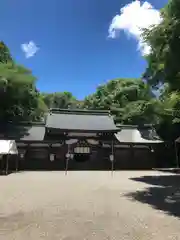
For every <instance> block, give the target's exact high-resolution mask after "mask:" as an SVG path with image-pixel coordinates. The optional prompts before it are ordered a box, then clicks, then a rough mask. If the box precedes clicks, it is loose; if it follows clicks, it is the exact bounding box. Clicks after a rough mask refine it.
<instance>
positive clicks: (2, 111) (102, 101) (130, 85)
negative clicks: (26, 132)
mask: <svg viewBox="0 0 180 240" xmlns="http://www.w3.org/2000/svg"><path fill="white" fill-rule="evenodd" d="M161 17H162V21H161V23H160V24H159V25H156V26H152V27H151V28H149V29H144V30H143V38H144V41H145V42H146V43H147V44H148V45H149V46H150V47H151V53H150V54H149V55H148V56H146V61H147V68H146V70H145V72H144V73H143V74H142V79H143V80H142V79H133V78H132V79H125V78H122V77H121V78H118V79H113V80H110V81H108V82H107V83H105V84H102V85H100V86H99V87H97V89H96V91H95V92H94V93H93V94H91V95H89V96H86V97H85V98H84V99H83V100H81V101H80V100H78V99H77V98H76V97H75V96H73V94H72V93H70V92H54V93H41V92H39V91H37V89H36V78H35V77H34V76H33V74H32V72H31V71H30V70H29V69H27V68H26V67H24V66H21V65H19V64H17V63H16V62H15V60H14V59H13V58H12V56H11V53H10V51H9V49H8V47H7V46H6V45H5V43H4V42H0V97H1V99H0V100H1V107H0V120H1V121H21V120H25V121H36V120H38V121H39V120H40V119H43V116H44V114H45V113H46V112H47V111H48V109H49V108H64V109H67V108H68V109H73V108H82V109H99V110H109V111H110V112H111V114H112V115H113V116H114V119H115V121H116V122H117V123H121V124H136V125H139V124H147V123H148V124H149V123H150V124H156V125H157V126H158V129H160V131H161V132H162V133H163V134H164V135H163V134H162V135H163V137H164V138H165V139H167V140H168V139H175V138H176V135H177V134H180V131H179V130H178V129H180V128H179V125H180V123H179V122H180V112H179V109H180V48H179V46H180V1H179V0H170V1H169V2H168V4H167V5H166V6H165V7H164V8H163V9H162V10H161ZM155 89H156V90H158V93H159V94H158V96H157V94H156V93H155V92H154V90H155ZM164 128H165V129H166V131H164Z"/></svg>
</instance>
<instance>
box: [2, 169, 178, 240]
mask: <svg viewBox="0 0 180 240" xmlns="http://www.w3.org/2000/svg"><path fill="white" fill-rule="evenodd" d="M143 176H144V177H143ZM178 177H179V178H178ZM132 178H133V179H132ZM170 179H171V180H170ZM168 181H170V183H169V184H168ZM173 181H174V186H173V187H174V190H173V189H172V185H173ZM178 181H179V183H180V176H177V175H173V174H171V175H170V174H165V173H159V172H145V171H144V172H143V171H141V172H137V171H135V172H130V171H127V172H126V171H122V172H115V173H114V175H113V177H112V176H111V173H109V172H99V171H97V172H90V171H89V172H69V173H68V175H67V176H65V175H64V172H22V173H18V174H11V175H9V176H0V191H1V195H0V240H1V239H2V240H30V239H33V240H40V239H50V240H56V239H57V240H61V239H62V240H92V239H93V240H104V239H108V240H110V239H112V240H116V239H117V240H126V239H129V240H166V239H173V240H176V239H180V215H178V214H179V213H178V209H177V212H174V210H173V211H172V212H171V208H167V206H169V205H171V206H172V205H173V206H174V204H175V206H176V208H178V207H180V205H179V204H180V202H179V199H180V198H179V195H178V193H177V192H178V189H179V188H178V187H179V186H180V184H179V183H178ZM165 182H166V183H165ZM178 184H179V185H178ZM170 187H171V189H169V188H170ZM166 188H168V192H167V189H166ZM153 189H155V191H156V196H158V193H157V191H160V193H161V191H162V190H165V189H166V194H167V196H163V197H162V196H160V198H159V199H160V201H162V203H161V204H160V203H158V204H159V205H158V204H156V201H155V200H152V199H154V198H156V196H153ZM170 191H171V192H170ZM141 195H144V196H141ZM161 195H162V194H161ZM169 195H170V196H169ZM138 196H139V197H138ZM172 196H176V197H173V198H172ZM168 197H169V198H168ZM141 198H142V199H141ZM162 198H163V200H162ZM170 198H171V201H169V202H168V201H167V199H170ZM151 200H152V202H151ZM156 200H157V202H158V199H156ZM163 203H165V204H166V205H167V206H166V205H165V207H164V205H163ZM168 204H169V205H168ZM160 205H162V206H160Z"/></svg>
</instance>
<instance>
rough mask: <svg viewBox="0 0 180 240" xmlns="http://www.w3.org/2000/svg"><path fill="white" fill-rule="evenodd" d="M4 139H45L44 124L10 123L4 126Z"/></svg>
mask: <svg viewBox="0 0 180 240" xmlns="http://www.w3.org/2000/svg"><path fill="white" fill-rule="evenodd" d="M2 135H4V137H3V139H4V138H5V139H14V140H16V141H19V140H21V141H43V140H44V135H45V125H44V124H37V123H36V124H35V123H33V124H19V125H13V124H8V125H6V126H5V127H4V132H2Z"/></svg>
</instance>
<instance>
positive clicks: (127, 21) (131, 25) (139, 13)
mask: <svg viewBox="0 0 180 240" xmlns="http://www.w3.org/2000/svg"><path fill="white" fill-rule="evenodd" d="M161 20H162V19H161V16H160V12H159V11H158V10H157V9H155V8H154V7H153V6H152V5H151V4H150V3H149V2H144V3H141V2H140V1H139V0H136V1H133V2H131V3H129V4H127V5H125V6H124V7H123V8H121V9H120V14H118V15H116V16H115V17H113V19H112V22H111V24H110V26H109V37H110V38H117V36H118V33H119V32H120V31H121V30H123V31H125V32H126V33H127V34H128V35H130V36H133V37H135V38H136V39H137V41H138V50H140V51H141V53H142V54H143V55H147V54H149V53H150V51H151V47H150V46H148V45H147V44H146V43H144V42H143V38H142V36H141V34H142V29H143V28H149V27H150V26H152V25H157V24H159V23H160V22H161Z"/></svg>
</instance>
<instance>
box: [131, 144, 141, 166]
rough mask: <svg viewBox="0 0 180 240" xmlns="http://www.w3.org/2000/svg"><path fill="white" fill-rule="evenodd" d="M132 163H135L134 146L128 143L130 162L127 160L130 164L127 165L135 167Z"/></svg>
mask: <svg viewBox="0 0 180 240" xmlns="http://www.w3.org/2000/svg"><path fill="white" fill-rule="evenodd" d="M134 163H135V161H134V148H133V144H130V162H129V164H130V166H129V167H130V168H132V166H133V168H135V166H134V165H133V164H134ZM135 164H136V163H135ZM138 168H139V166H138Z"/></svg>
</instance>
